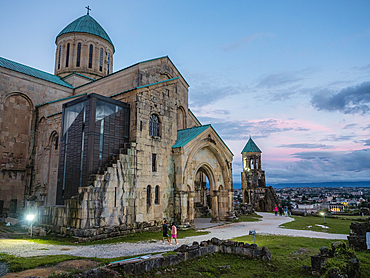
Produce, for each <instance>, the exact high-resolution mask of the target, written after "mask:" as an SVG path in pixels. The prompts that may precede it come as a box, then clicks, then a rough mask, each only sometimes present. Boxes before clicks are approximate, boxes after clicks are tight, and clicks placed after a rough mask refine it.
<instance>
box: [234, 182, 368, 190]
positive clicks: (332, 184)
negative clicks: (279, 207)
mask: <svg viewBox="0 0 370 278" xmlns="http://www.w3.org/2000/svg"><path fill="white" fill-rule="evenodd" d="M233 186H234V189H239V188H242V184H241V183H240V182H234V184H233ZM266 186H272V187H273V188H274V189H277V188H285V187H291V188H292V187H330V188H333V187H334V188H340V187H370V181H358V182H345V181H344V182H314V183H278V184H267V185H266Z"/></svg>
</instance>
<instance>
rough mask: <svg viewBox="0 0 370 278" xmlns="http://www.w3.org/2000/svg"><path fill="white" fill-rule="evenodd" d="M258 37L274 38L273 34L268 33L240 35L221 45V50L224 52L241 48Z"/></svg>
mask: <svg viewBox="0 0 370 278" xmlns="http://www.w3.org/2000/svg"><path fill="white" fill-rule="evenodd" d="M260 38H270V39H271V38H274V35H273V34H270V33H256V34H253V35H250V36H247V37H242V38H240V39H238V40H236V41H234V42H231V43H227V44H225V45H223V46H222V47H221V50H222V51H224V52H232V51H234V50H237V49H240V48H243V47H244V46H245V45H247V44H249V43H251V42H252V41H255V40H257V39H260Z"/></svg>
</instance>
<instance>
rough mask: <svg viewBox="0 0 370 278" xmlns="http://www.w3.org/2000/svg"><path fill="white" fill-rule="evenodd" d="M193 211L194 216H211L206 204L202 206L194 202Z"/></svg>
mask: <svg viewBox="0 0 370 278" xmlns="http://www.w3.org/2000/svg"><path fill="white" fill-rule="evenodd" d="M194 213H195V218H200V217H211V214H210V213H209V208H208V206H204V205H203V204H201V203H195V206H194Z"/></svg>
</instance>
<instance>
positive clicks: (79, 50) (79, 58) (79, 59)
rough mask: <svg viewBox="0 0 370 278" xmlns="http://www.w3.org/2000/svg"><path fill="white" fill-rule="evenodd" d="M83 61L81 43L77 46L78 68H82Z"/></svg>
mask: <svg viewBox="0 0 370 278" xmlns="http://www.w3.org/2000/svg"><path fill="white" fill-rule="evenodd" d="M80 61H81V43H80V42H79V43H78V45H77V60H76V67H79V66H80Z"/></svg>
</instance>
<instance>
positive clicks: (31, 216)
mask: <svg viewBox="0 0 370 278" xmlns="http://www.w3.org/2000/svg"><path fill="white" fill-rule="evenodd" d="M34 218H35V215H33V214H29V215H27V220H28V221H31V237H32V224H33V219H34Z"/></svg>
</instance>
